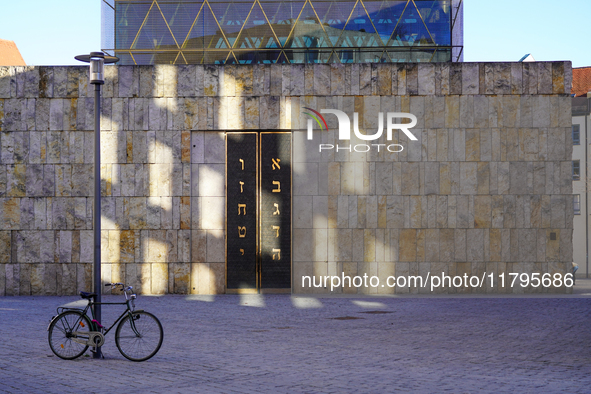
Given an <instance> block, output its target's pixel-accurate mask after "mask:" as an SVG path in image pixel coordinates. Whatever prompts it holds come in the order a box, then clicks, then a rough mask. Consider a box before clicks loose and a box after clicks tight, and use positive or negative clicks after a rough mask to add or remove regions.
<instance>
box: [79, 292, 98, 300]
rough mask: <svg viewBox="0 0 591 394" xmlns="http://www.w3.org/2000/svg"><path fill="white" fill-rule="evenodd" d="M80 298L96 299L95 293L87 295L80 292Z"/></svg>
mask: <svg viewBox="0 0 591 394" xmlns="http://www.w3.org/2000/svg"><path fill="white" fill-rule="evenodd" d="M80 297H82V298H85V299H87V300H88V299H90V298H95V297H96V293H87V292H85V291H81V292H80Z"/></svg>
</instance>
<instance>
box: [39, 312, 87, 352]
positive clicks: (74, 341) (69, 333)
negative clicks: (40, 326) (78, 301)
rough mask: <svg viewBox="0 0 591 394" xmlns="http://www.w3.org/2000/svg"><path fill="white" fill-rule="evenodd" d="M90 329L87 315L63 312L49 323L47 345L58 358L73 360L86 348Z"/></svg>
mask: <svg viewBox="0 0 591 394" xmlns="http://www.w3.org/2000/svg"><path fill="white" fill-rule="evenodd" d="M90 330H91V327H90V319H89V318H88V316H86V315H84V314H82V313H80V312H76V311H66V312H63V313H61V314H60V315H58V316H57V317H56V318H55V319H53V321H52V322H51V324H50V325H49V335H48V339H49V347H50V348H51V351H52V352H53V353H54V354H55V355H56V356H58V357H59V358H63V359H64V360H73V359H75V358H76V357H80V356H81V355H82V354H83V353H84V352H85V351H86V349H88V345H86V341H88V338H89V337H90ZM80 342H84V343H80Z"/></svg>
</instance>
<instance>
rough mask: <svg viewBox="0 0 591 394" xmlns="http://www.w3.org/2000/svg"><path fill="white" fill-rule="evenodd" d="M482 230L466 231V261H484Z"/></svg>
mask: <svg viewBox="0 0 591 394" xmlns="http://www.w3.org/2000/svg"><path fill="white" fill-rule="evenodd" d="M484 234H485V233H484V230H482V229H468V230H466V245H467V249H466V259H467V261H471V262H475V261H484V241H485V239H484Z"/></svg>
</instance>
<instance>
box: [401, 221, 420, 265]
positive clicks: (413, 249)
mask: <svg viewBox="0 0 591 394" xmlns="http://www.w3.org/2000/svg"><path fill="white" fill-rule="evenodd" d="M399 245H400V261H406V262H411V261H416V260H417V230H414V229H403V230H400V240H399Z"/></svg>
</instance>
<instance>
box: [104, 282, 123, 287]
mask: <svg viewBox="0 0 591 394" xmlns="http://www.w3.org/2000/svg"><path fill="white" fill-rule="evenodd" d="M108 286H125V285H124V284H123V283H105V287H108Z"/></svg>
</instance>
